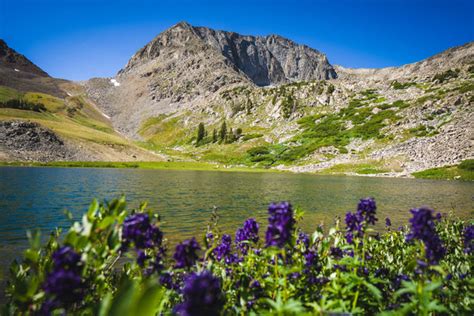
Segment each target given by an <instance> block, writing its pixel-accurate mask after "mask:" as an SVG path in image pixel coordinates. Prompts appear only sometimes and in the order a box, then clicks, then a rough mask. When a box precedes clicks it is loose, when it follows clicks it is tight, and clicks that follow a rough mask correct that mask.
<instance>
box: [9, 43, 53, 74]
mask: <svg viewBox="0 0 474 316" xmlns="http://www.w3.org/2000/svg"><path fill="white" fill-rule="evenodd" d="M0 66H1V67H5V68H8V69H11V70H13V71H16V72H27V73H31V74H35V75H37V76H41V77H49V75H48V74H47V73H46V72H45V71H43V70H42V69H41V68H39V67H38V66H36V65H35V64H33V63H32V62H31V61H30V60H29V59H28V58H26V57H25V56H23V55H22V54H20V53H17V52H16V51H15V50H14V49H12V48H10V47H9V46H8V45H7V43H6V42H5V41H4V40H3V39H0Z"/></svg>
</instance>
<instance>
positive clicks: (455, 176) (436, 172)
mask: <svg viewBox="0 0 474 316" xmlns="http://www.w3.org/2000/svg"><path fill="white" fill-rule="evenodd" d="M413 175H414V176H415V178H421V179H446V180H465V181H474V159H469V160H464V161H463V162H462V163H460V164H459V165H456V166H447V167H441V168H432V169H427V170H424V171H420V172H415V173H414V174H413Z"/></svg>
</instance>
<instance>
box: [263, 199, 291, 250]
mask: <svg viewBox="0 0 474 316" xmlns="http://www.w3.org/2000/svg"><path fill="white" fill-rule="evenodd" d="M268 214H269V215H270V216H269V218H268V228H267V233H266V234H265V241H266V245H267V247H269V246H277V247H279V248H282V247H283V246H284V245H285V244H286V243H287V242H288V241H289V240H290V238H291V234H292V232H293V226H294V224H295V220H294V218H293V209H292V207H291V204H290V203H288V202H281V203H278V204H275V203H272V204H270V206H269V207H268Z"/></svg>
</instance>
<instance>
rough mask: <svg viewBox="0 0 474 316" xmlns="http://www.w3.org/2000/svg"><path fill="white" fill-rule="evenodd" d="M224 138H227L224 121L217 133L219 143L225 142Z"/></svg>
mask: <svg viewBox="0 0 474 316" xmlns="http://www.w3.org/2000/svg"><path fill="white" fill-rule="evenodd" d="M226 138H227V125H226V123H225V121H224V122H222V125H221V130H220V131H219V141H221V142H225V141H226Z"/></svg>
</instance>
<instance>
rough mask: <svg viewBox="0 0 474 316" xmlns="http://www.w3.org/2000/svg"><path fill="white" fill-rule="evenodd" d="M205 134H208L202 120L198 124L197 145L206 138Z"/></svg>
mask: <svg viewBox="0 0 474 316" xmlns="http://www.w3.org/2000/svg"><path fill="white" fill-rule="evenodd" d="M205 134H206V129H205V128H204V124H203V123H202V122H201V123H199V125H198V131H197V138H196V146H198V145H199V143H200V142H201V141H202V140H203V139H204V136H205Z"/></svg>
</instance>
